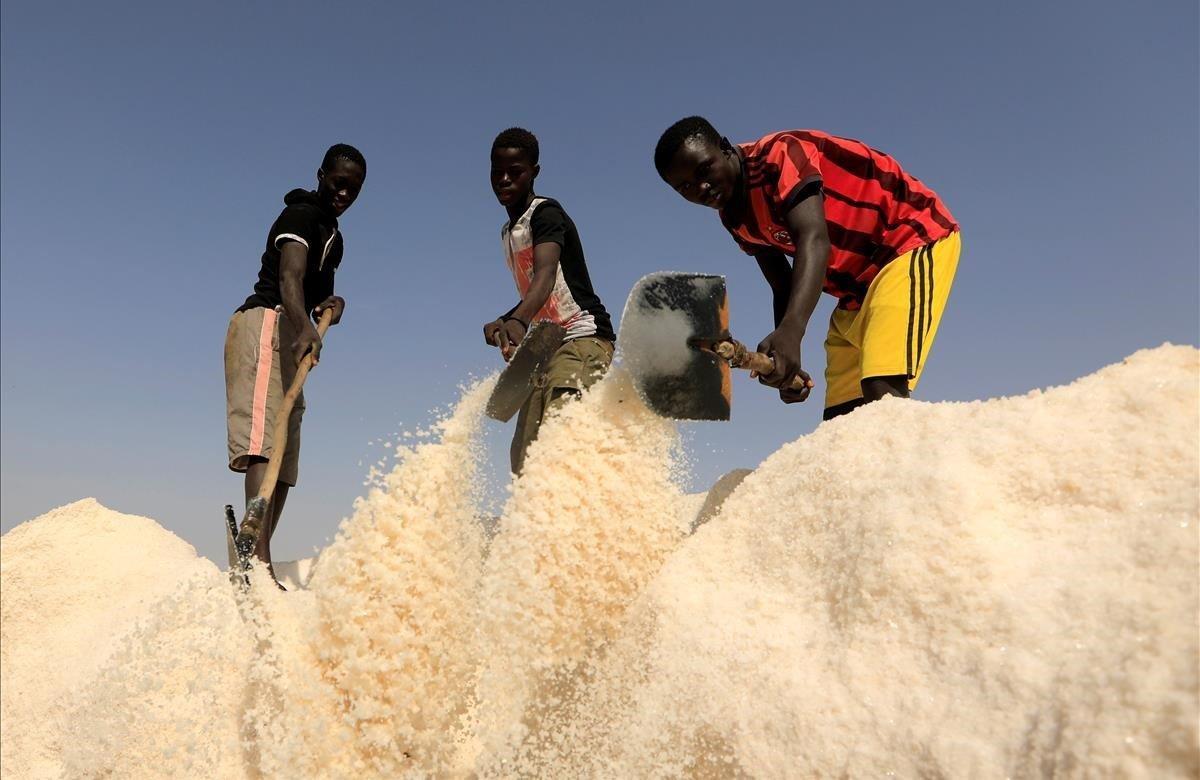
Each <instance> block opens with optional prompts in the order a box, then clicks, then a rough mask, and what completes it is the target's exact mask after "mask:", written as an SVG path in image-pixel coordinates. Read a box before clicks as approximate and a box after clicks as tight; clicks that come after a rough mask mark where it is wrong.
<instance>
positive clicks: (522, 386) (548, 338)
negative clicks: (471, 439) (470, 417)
mask: <svg viewBox="0 0 1200 780" xmlns="http://www.w3.org/2000/svg"><path fill="white" fill-rule="evenodd" d="M566 335H567V332H566V330H564V329H563V326H562V325H559V324H557V323H554V322H535V323H533V325H531V326H530V328H529V332H528V333H526V334H525V339H524V340H523V341H522V342H521V344H520V346H518V347H517V351H516V352H514V353H513V356H512V360H510V361H508V366H507V367H506V368H505V369H504V371H503V373H501V374H500V379H499V381H497V382H496V387H495V388H494V389H493V390H492V395H491V397H489V398H488V403H487V416H488V417H491V418H492V419H493V420H499V421H500V422H508V421H509V420H511V419H512V416H513V415H514V414H516V413H517V411H518V410H520V408H521V405H522V404H523V403H525V399H526V398H528V397H529V394H530V393H531V392H533V384H534V382H535V381H536V380H537V378H538V376H539V375H541V373H542V372H543V371H545V370H546V365H547V364H548V363H549V362H550V358H552V357H554V353H555V352H557V351H558V348H559V347H561V346H562V343H563V338H565V337H566Z"/></svg>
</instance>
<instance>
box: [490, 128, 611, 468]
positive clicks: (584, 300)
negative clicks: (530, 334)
mask: <svg viewBox="0 0 1200 780" xmlns="http://www.w3.org/2000/svg"><path fill="white" fill-rule="evenodd" d="M491 157H492V173H491V178H492V191H493V192H494V193H495V194H496V199H497V200H499V201H500V205H501V206H503V207H504V209H505V210H506V211H507V212H508V222H506V223H505V224H504V227H502V228H501V229H500V240H501V242H502V243H503V244H504V260H505V262H506V263H507V264H508V268H509V270H510V271H511V272H512V275H513V281H515V282H516V283H517V294H518V295H520V296H521V301H520V303H518V304H517V305H516V306H514V307H513V308H511V309H509V310H508V312H507V313H506V314H503V315H501V316H500V317H499V318H498V319H496V320H494V321H493V322H489V323H487V324H486V325H484V326H483V338H484V340H486V341H487V343H488V344H491V345H493V346H496V347H499V348H500V351H501V353H502V354H503V355H504V359H505V360H508V359H509V357H510V356H511V355H512V353H513V351H515V350H516V348H517V345H519V344H520V343H521V340H522V339H523V338H525V333H526V331H527V330H528V329H529V325H530V323H532V322H537V321H542V320H548V321H550V322H556V323H558V324H559V325H562V326H563V328H564V329H565V330H566V334H567V335H566V340H565V341H564V342H563V344H562V346H561V347H559V349H558V352H556V353H555V354H554V357H552V358H551V359H550V363H549V365H548V366H547V368H546V371H545V373H544V374H543V375H542V377H541V379H540V380H539V386H538V387H537V388H536V389H535V390H534V391H533V393H532V394H531V395H530V397H529V400H527V401H526V402H525V405H524V406H522V407H521V412H520V414H519V415H518V417H517V429H516V431H515V432H514V433H513V440H512V448H511V449H510V457H511V462H512V471H513V473H514V474H520V473H521V468H522V466H523V465H524V463H525V451H526V450H527V449H528V447H529V445H530V444H531V443H532V442H533V440H534V439H536V438H537V432H538V428H539V427H541V424H542V420H543V419H545V417H546V415H547V414H548V413H549V412H550V411H552V410H554V409H557V408H559V407H561V406H562V404H563V403H565V402H566V400H567V399H570V398H573V397H576V396H578V395H579V394H580V393H581V392H582V391H583V390H584V389H586V388H588V387H590V386H591V385H592V384H594V383H595V382H596V381H597V380H598V379H599V378H600V377H601V376H603V375H604V372H605V371H607V370H608V366H609V364H611V363H612V355H613V341H614V340H615V335H614V334H613V329H612V320H611V319H609V316H608V312H607V311H605V309H604V305H603V304H602V303H600V298H598V297H597V296H596V293H595V291H594V290H593V289H592V281H591V279H590V278H589V276H588V270H587V263H586V262H585V261H584V257H583V246H582V245H581V244H580V243H579V232H578V231H577V230H576V229H575V223H574V222H572V221H571V218H570V217H569V216H567V212H565V211H564V210H563V207H562V206H561V205H559V203H558V201H556V200H553V199H551V198H543V197H539V196H538V195H535V194H534V192H533V182H534V180H535V179H536V178H537V175H538V173H539V172H540V171H541V168H540V167H539V166H538V141H537V138H535V137H534V135H533V133H531V132H529V131H528V130H523V129H521V128H519V127H514V128H510V129H508V130H505V131H504V132H502V133H500V135H498V136H496V140H495V141H493V142H492V155H491Z"/></svg>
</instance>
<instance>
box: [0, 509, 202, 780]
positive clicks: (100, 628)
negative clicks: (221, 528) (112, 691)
mask: <svg viewBox="0 0 1200 780" xmlns="http://www.w3.org/2000/svg"><path fill="white" fill-rule="evenodd" d="M204 572H210V573H215V572H216V569H215V567H214V566H213V565H212V564H211V563H209V562H208V561H207V560H205V559H203V558H200V557H198V556H197V555H196V551H195V549H194V548H193V547H192V546H191V545H190V544H188V543H186V542H184V541H183V540H182V539H179V538H178V537H176V536H174V535H173V534H171V533H170V532H168V531H166V530H164V529H163V528H162V527H161V526H159V525H158V524H157V523H155V522H154V521H153V520H150V519H149V518H145V517H137V516H135V515H126V514H121V513H120V512H114V511H112V510H111V509H106V508H104V507H103V506H101V505H100V504H99V503H97V502H96V501H95V500H94V499H91V498H87V499H83V500H82V501H76V502H75V503H73V504H67V505H66V506H62V507H59V508H58V509H54V510H52V511H50V512H47V513H46V514H44V515H42V516H41V517H38V518H36V519H34V520H30V521H29V522H26V523H22V524H21V525H19V526H17V527H15V528H13V529H12V530H11V531H9V532H8V533H6V534H5V535H4V537H3V542H2V543H0V614H2V615H3V620H2V621H0V670H2V677H3V680H2V683H0V721H2V723H3V739H2V740H0V745H2V751H0V766H2V768H3V772H4V775H5V776H6V777H7V776H11V777H35V776H46V775H53V774H55V773H56V772H57V767H58V766H59V755H60V753H61V750H62V745H61V744H59V740H58V736H59V735H60V734H61V733H62V731H63V729H64V727H65V723H64V722H63V719H64V718H65V717H66V715H67V713H68V710H69V708H70V707H71V706H73V702H74V700H75V697H76V695H77V693H78V691H79V690H80V689H81V688H82V687H83V685H84V684H85V683H86V682H88V681H90V680H92V679H93V678H94V677H95V676H96V674H97V672H98V671H99V669H100V668H101V667H102V666H103V665H104V664H105V663H106V662H107V661H108V659H109V657H110V656H111V655H112V654H113V653H114V651H115V650H116V649H117V647H118V645H119V644H120V641H121V640H122V639H123V638H124V637H125V636H126V635H128V634H129V633H130V631H132V630H133V629H134V627H135V625H136V623H137V621H138V619H139V618H140V617H142V616H144V615H145V614H146V612H147V611H148V609H149V608H150V607H151V606H152V605H153V604H155V603H156V602H158V601H159V600H161V599H162V598H163V597H165V596H166V595H168V594H170V593H171V592H172V591H173V590H175V589H176V588H177V587H178V586H179V583H181V582H183V581H184V580H186V579H188V578H189V577H192V576H193V575H196V574H198V573H204Z"/></svg>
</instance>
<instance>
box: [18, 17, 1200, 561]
mask: <svg viewBox="0 0 1200 780" xmlns="http://www.w3.org/2000/svg"><path fill="white" fill-rule="evenodd" d="M1197 13H1198V12H1197V6H1196V3H1195V2H1191V1H1188V2H1175V1H1170V2H1155V3H1132V2H1112V3H1106V4H1103V6H1100V5H1097V4H1095V3H1083V2H1057V3H1026V2H1016V3H991V4H986V5H984V4H976V3H949V2H946V3H922V2H917V3H906V4H895V3H864V2H842V3H828V4H806V3H796V2H791V3H739V4H727V5H716V4H712V3H707V2H695V3H687V4H682V3H679V4H674V3H625V2H607V3H589V4H586V5H583V4H576V3H560V4H519V3H505V4H498V3H494V4H461V5H455V4H450V3H440V4H435V3H427V4H385V3H345V4H337V5H330V4H328V3H312V2H295V3H287V4H283V3H278V4H270V3H217V2H210V3H203V4H186V5H185V4H179V3H149V2H148V3H124V2H118V3H110V4H94V3H75V2H68V3H39V2H28V1H22V0H11V1H10V2H5V3H4V5H3V7H2V10H0V36H2V52H0V56H2V62H0V66H2V67H0V79H2V92H0V101H2V106H0V109H2V110H0V179H2V186H0V221H2V230H0V261H2V264H0V304H2V306H0V346H2V369H0V374H2V378H0V385H2V395H0V403H2V414H0V437H2V440H0V441H2V446H0V490H2V504H3V509H2V527H3V530H8V529H9V528H11V527H12V526H14V525H16V524H17V523H19V522H22V521H24V520H27V519H30V518H32V517H34V516H36V515H37V514H40V513H41V512H43V511H45V510H47V509H50V508H52V507H55V506H58V505H61V504H64V503H66V502H68V501H71V500H74V499H77V498H81V497H84V496H95V497H96V498H98V499H99V500H100V501H101V502H102V503H104V504H106V505H108V506H110V507H113V508H115V509H118V510H121V511H125V512H131V513H136V514H144V515H148V516H151V517H154V518H155V519H157V520H158V521H159V522H161V523H163V524H164V525H165V526H166V527H168V528H170V529H171V530H172V531H174V532H175V533H178V534H179V535H181V536H183V537H184V538H185V539H187V540H188V541H190V542H192V543H193V544H194V545H196V547H197V549H198V550H199V551H200V552H201V553H204V554H207V555H209V556H212V557H214V558H217V559H218V560H220V559H222V558H223V555H224V547H223V539H222V537H221V535H220V533H221V526H220V510H221V506H222V505H223V504H224V503H226V502H232V503H234V504H235V505H240V502H241V499H240V497H241V482H240V478H239V477H238V476H236V475H233V474H231V473H230V472H228V471H227V470H226V467H225V428H224V387H223V382H224V380H223V376H222V361H221V349H222V343H223V339H224V333H225V327H226V324H227V322H228V318H229V315H230V313H231V312H232V310H233V309H234V308H235V307H236V306H238V305H239V304H240V303H241V301H242V300H243V299H244V298H245V297H246V295H247V294H248V293H249V291H250V288H251V286H252V284H253V281H254V278H255V275H256V273H257V269H258V264H259V255H260V254H261V251H262V246H263V243H264V240H265V236H266V231H267V228H268V226H269V225H270V223H271V221H272V220H273V218H274V217H275V216H276V215H277V214H278V212H279V210H280V208H281V207H282V203H281V199H282V196H283V194H284V193H285V192H286V191H287V190H289V189H291V188H292V187H297V186H311V185H312V183H313V180H314V173H315V170H316V168H317V166H318V164H319V161H320V156H321V153H322V152H323V151H324V149H325V148H326V147H327V146H328V145H329V144H331V143H334V142H339V141H344V142H348V143H352V144H355V145H356V146H358V147H359V148H360V149H362V151H363V152H364V154H365V155H366V157H367V161H368V178H367V183H366V187H365V189H364V190H363V193H362V196H361V197H360V199H359V201H358V203H357V204H356V205H355V206H354V207H353V208H352V209H351V210H350V211H349V212H348V213H347V214H346V215H345V217H343V219H342V227H343V230H344V234H345V237H346V257H345V261H344V263H343V266H342V269H341V271H340V272H339V275H338V292H339V293H340V294H342V295H344V296H345V297H346V299H347V310H346V316H345V319H344V321H343V323H342V324H341V325H340V326H338V327H337V328H335V329H334V330H333V331H332V332H331V334H330V336H329V337H328V339H327V341H326V349H325V351H324V353H323V355H322V361H321V365H320V367H319V368H318V369H317V370H316V371H315V372H314V373H313V376H312V377H311V379H310V381H309V385H308V388H307V394H308V400H309V411H308V414H307V418H306V420H305V428H304V449H303V457H302V463H301V484H300V486H299V487H298V488H297V489H296V490H295V491H293V493H292V497H291V498H290V499H289V502H288V508H287V511H286V513H285V516H284V525H283V527H282V529H281V531H280V533H279V535H278V536H277V537H276V541H275V543H274V545H273V547H274V550H275V553H276V556H277V557H280V558H287V557H293V556H296V555H303V554H307V553H308V552H309V551H311V549H312V548H313V547H314V546H318V545H321V544H323V543H324V540H325V539H326V538H327V537H329V536H331V535H332V533H333V531H334V529H335V528H336V525H337V523H338V521H339V520H340V519H341V518H342V517H343V516H345V515H346V514H348V512H349V511H350V506H351V502H352V501H353V499H354V497H355V496H357V495H359V494H361V492H362V489H363V488H362V481H363V477H364V475H365V473H366V469H367V466H368V465H369V464H370V463H371V462H373V461H374V460H376V459H377V458H378V457H379V456H380V455H381V454H384V453H385V452H386V451H385V450H383V449H382V447H381V446H380V445H379V444H378V443H375V444H372V443H371V442H379V441H381V440H386V439H389V438H391V436H392V434H394V433H395V432H396V431H398V430H400V429H402V428H413V427H416V426H419V425H422V424H425V423H427V422H428V421H429V420H430V410H432V409H433V408H434V407H439V406H441V407H444V406H445V405H447V404H448V403H450V402H452V401H453V400H454V399H455V397H456V394H457V390H456V388H457V386H458V385H459V384H460V383H461V382H463V381H464V380H465V379H467V378H468V377H469V376H470V375H483V374H486V373H488V372H490V371H491V370H493V369H494V368H495V367H497V366H498V365H499V360H498V357H497V355H496V353H495V351H494V350H492V349H490V348H488V347H487V346H485V345H484V344H483V341H482V338H481V326H482V324H483V323H484V322H485V321H487V320H490V319H492V318H493V317H495V316H496V315H497V314H498V313H500V312H503V311H505V310H506V309H508V308H509V307H510V306H511V305H512V304H513V303H514V302H515V300H516V298H515V294H514V290H513V287H512V281H511V277H509V275H508V273H507V271H506V269H505V268H504V264H503V258H502V253H501V251H500V246H499V241H498V234H499V226H500V224H501V222H502V221H503V220H504V214H503V211H502V210H501V209H500V207H499V206H498V205H497V204H496V202H495V200H494V199H493V197H492V195H491V192H490V189H489V186H488V181H487V172H488V169H487V166H488V148H489V144H490V142H491V139H492V137H493V136H494V135H495V133H496V132H498V131H499V130H501V129H503V128H505V127H508V126H510V125H523V126H526V127H528V128H529V129H531V130H533V131H534V132H535V133H537V134H538V136H539V137H540V139H541V143H542V175H541V178H540V179H539V188H538V189H539V191H540V192H541V193H543V194H546V195H551V196H554V197H557V198H558V199H559V200H561V201H562V203H563V204H564V206H565V207H566V208H567V210H568V211H569V213H570V214H571V215H572V217H573V218H574V220H575V222H576V223H577V225H578V227H579V230H580V233H581V236H582V238H583V242H584V247H585V250H586V253H587V257H588V262H589V266H590V269H591V273H592V277H593V281H594V283H595V285H596V288H597V291H598V292H599V294H600V296H601V298H602V299H603V300H604V302H605V304H606V305H607V306H608V308H609V309H610V310H611V311H613V312H614V314H619V313H620V311H621V309H622V307H623V305H624V299H625V295H626V293H627V292H628V290H629V288H630V287H631V286H632V285H633V283H634V282H635V281H636V280H637V279H638V278H639V277H640V276H641V275H643V274H644V273H647V272H649V271H654V270H696V271H704V272H710V273H712V272H715V273H723V274H726V275H727V276H728V283H729V289H730V306H731V312H732V314H731V323H732V327H733V330H734V333H735V335H737V336H739V337H740V338H742V339H743V340H745V341H748V342H751V343H757V341H758V340H759V339H760V338H761V337H762V336H764V335H765V334H766V333H767V332H768V331H769V329H770V305H769V298H768V296H767V293H766V287H765V284H764V283H763V282H762V281H761V279H760V278H759V277H758V272H757V270H756V267H755V266H754V263H753V261H752V260H750V259H749V258H746V257H744V256H742V255H741V253H740V252H738V250H737V249H736V247H734V245H733V243H732V241H731V240H730V239H729V237H728V235H727V234H725V233H724V231H723V230H722V228H721V226H720V224H719V223H718V221H717V220H716V219H715V217H714V215H713V214H712V213H710V212H707V211H706V210H703V209H699V208H696V207H692V206H689V205H688V204H686V203H684V202H683V201H682V200H681V199H680V198H679V197H678V196H676V195H675V194H674V193H672V192H671V191H670V190H669V189H668V188H667V187H666V186H665V185H663V184H662V183H661V182H660V181H659V179H658V177H657V175H656V174H655V172H654V169H653V166H652V164H651V155H652V151H653V147H654V143H655V141H656V140H657V138H658V135H659V133H660V132H661V131H662V130H663V129H664V128H665V127H666V126H667V125H668V124H670V123H671V122H672V121H674V120H675V119H678V118H679V117H681V116H684V115H688V114H693V113H699V114H703V115H706V116H708V117H709V118H710V119H711V120H712V121H713V122H714V124H716V125H717V127H718V128H719V129H720V130H722V132H724V133H725V134H727V135H728V136H730V137H731V138H733V139H734V140H739V141H744V140H750V139H752V138H755V137H758V136H760V135H763V134H765V133H767V132H770V131H774V130H779V129H786V128H794V127H805V128H817V129H821V130H826V131H829V132H833V133H837V134H840V135H846V136H850V137H854V138H860V139H862V140H864V141H866V142H868V143H869V144H871V145H872V146H875V147H877V148H879V149H882V150H884V151H886V152H888V153H890V154H892V155H893V156H895V157H896V158H897V159H899V160H900V162H901V164H903V165H904V166H905V167H906V168H907V169H908V170H910V171H911V172H912V173H914V174H915V175H916V176H918V177H919V178H921V179H922V180H923V181H925V182H926V183H927V184H929V185H930V186H931V187H933V188H934V189H935V190H936V191H937V192H938V193H939V194H940V195H941V196H942V197H943V198H944V199H945V201H946V202H947V204H948V205H949V207H950V209H951V210H952V211H953V212H954V214H955V216H956V217H957V218H958V220H959V222H960V223H961V224H962V226H963V244H964V253H963V257H962V261H961V264H960V268H959V273H958V278H957V280H956V283H955V288H954V292H953V294H952V296H951V299H950V304H949V308H948V311H947V315H946V319H945V320H944V322H943V325H942V330H941V332H940V333H939V336H938V341H937V345H936V346H935V348H934V350H933V353H932V356H931V358H930V363H929V366H928V370H927V372H926V375H925V378H924V380H923V383H922V387H921V391H920V394H919V396H920V397H921V398H924V399H927V400H943V399H952V400H966V399H975V398H985V397H991V396H996V395H1004V394H1011V393H1019V392H1024V391H1027V390H1029V389H1031V388H1034V387H1042V386H1046V385H1051V384H1057V383H1062V382H1065V381H1069V380H1071V379H1073V378H1075V377H1077V376H1080V375H1082V374H1086V373H1088V372H1091V371H1093V370H1095V369H1097V368H1099V367H1100V366H1102V365H1105V364H1108V363H1111V362H1114V361H1116V360H1119V359H1120V358H1121V357H1123V356H1125V355H1127V354H1128V353H1130V352H1132V351H1134V350H1136V349H1139V348H1143V347H1150V346H1156V345H1158V344H1160V343H1162V342H1164V341H1174V342H1181V343H1191V344H1194V343H1196V340H1197V332H1198V330H1200V319H1198V318H1200V302H1198V299H1197V296H1198V292H1197V291H1198V290H1200V272H1198V266H1200V263H1198V245H1197V224H1198V211H1200V195H1198V190H1197V187H1198V185H1197V182H1198V157H1197V147H1198V144H1197V134H1198V123H1200V120H1198V107H1197V95H1198V92H1200V80H1198V75H1197V63H1198V59H1200V58H1198V44H1197V28H1198V18H1197ZM831 303H832V301H831V300H826V301H824V302H823V304H822V306H821V307H820V308H819V309H818V312H817V314H816V315H815V316H814V320H813V325H812V326H811V327H810V331H809V337H808V341H807V343H806V349H805V358H806V364H807V365H808V366H809V367H811V368H815V369H817V370H818V371H819V370H820V369H821V368H822V367H823V363H824V359H823V355H822V353H821V348H820V341H821V334H823V331H824V325H823V323H824V321H825V319H826V318H827V317H828V314H829V309H830V305H831ZM818 390H819V388H818ZM1148 391H1149V390H1148ZM734 394H735V400H734V412H733V422H731V423H728V424H724V425H719V424H706V425H695V426H689V427H688V429H687V437H688V441H689V443H690V447H691V448H692V453H693V455H692V458H693V462H694V474H693V479H694V481H695V486H696V487H703V486H705V485H706V484H707V483H708V482H711V481H712V480H713V479H715V478H716V477H717V476H718V475H720V474H721V473H723V472H724V471H726V470H728V469H730V468H735V467H740V466H748V467H749V466H754V465H755V464H757V463H758V462H760V461H761V460H762V459H763V458H764V457H765V456H767V455H768V454H770V453H771V452H773V451H774V450H775V449H777V448H778V446H779V445H780V444H782V443H784V442H786V441H790V440H792V439H794V438H796V437H797V436H799V435H801V434H803V433H805V432H808V431H810V430H812V429H813V427H815V426H816V424H817V422H818V420H819V417H820V409H819V408H818V407H819V402H813V401H810V402H809V403H808V404H805V405H804V406H790V407H789V406H784V405H782V404H780V403H779V402H778V400H777V399H776V397H775V396H774V394H773V393H771V392H770V391H768V390H766V389H763V388H760V387H758V386H757V385H756V384H754V383H752V382H750V381H749V380H748V379H745V378H741V379H740V381H736V382H735V386H734ZM509 434H510V429H509V427H507V426H501V425H498V424H489V426H488V429H487V441H488V445H489V452H490V455H491V462H492V463H493V468H492V470H491V471H492V479H494V480H495V479H498V474H499V473H501V467H502V466H503V464H504V462H505V460H504V458H505V453H506V450H507V439H508V436H509Z"/></svg>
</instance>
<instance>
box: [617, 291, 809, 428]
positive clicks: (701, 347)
mask: <svg viewBox="0 0 1200 780" xmlns="http://www.w3.org/2000/svg"><path fill="white" fill-rule="evenodd" d="M620 343H621V352H622V356H623V359H624V364H625V366H626V368H627V370H628V371H629V373H630V374H631V375H632V377H633V382H634V386H635V387H636V388H637V390H638V393H639V394H640V395H641V397H642V399H643V400H644V401H645V402H646V405H647V406H648V407H650V409H651V410H652V411H654V412H655V413H656V414H659V415H661V416H663V417H669V418H671V419H676V420H728V419H729V407H730V402H731V399H732V390H733V388H732V382H731V381H730V371H729V369H730V367H733V368H743V369H749V370H751V371H756V372H758V373H759V374H770V373H771V372H772V371H774V370H775V359H774V358H772V357H771V356H770V355H764V354H762V353H761V352H754V351H752V350H749V349H747V348H746V347H745V345H743V344H742V343H741V342H738V341H736V340H735V339H734V338H733V337H732V336H730V335H729V301H728V297H727V295H726V290H725V277H724V276H716V275H713V274H692V273H679V272H672V271H659V272H657V273H652V274H649V275H647V276H643V277H642V278H641V279H640V280H638V283H637V284H635V285H634V286H633V290H632V291H630V293H629V299H628V300H627V301H626V302H625V313H624V314H622V315H621V340H620ZM804 384H805V383H804V380H803V379H801V378H800V377H796V378H795V380H793V385H792V386H793V387H794V388H795V389H797V390H799V389H801V388H802V387H804Z"/></svg>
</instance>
